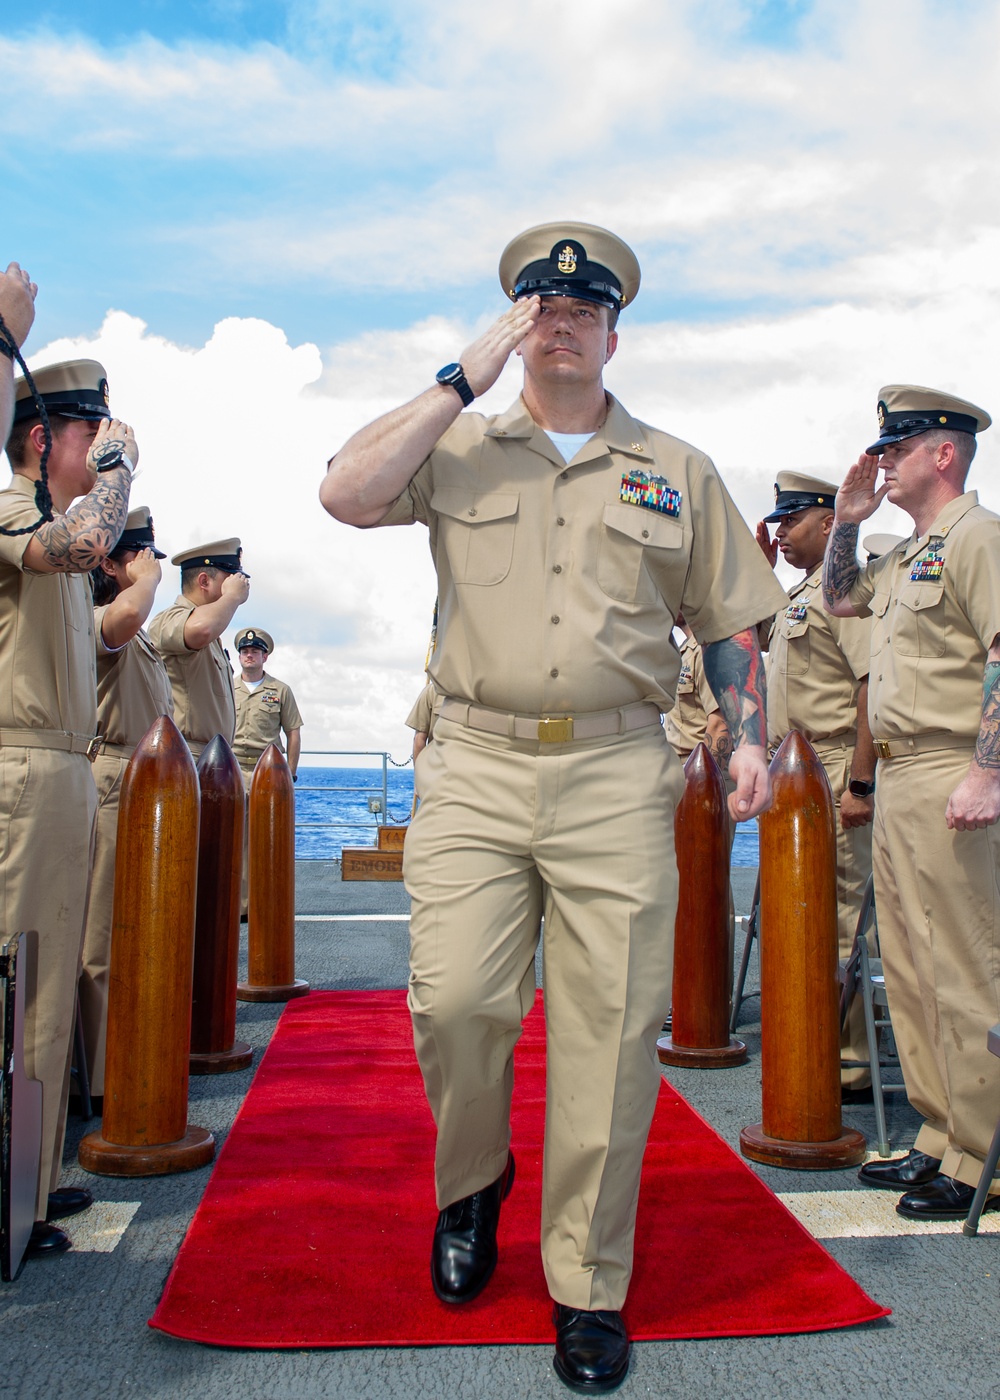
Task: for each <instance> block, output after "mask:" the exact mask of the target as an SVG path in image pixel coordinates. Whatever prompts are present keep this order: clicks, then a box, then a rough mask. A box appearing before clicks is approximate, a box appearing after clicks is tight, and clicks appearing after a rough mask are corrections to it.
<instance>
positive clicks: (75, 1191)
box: [45, 1186, 94, 1220]
mask: <svg viewBox="0 0 1000 1400" xmlns="http://www.w3.org/2000/svg"><path fill="white" fill-rule="evenodd" d="M93 1204H94V1198H93V1196H92V1195H91V1194H90V1192H89V1191H88V1190H87V1189H86V1187H85V1186H63V1187H60V1189H59V1190H58V1191H50V1192H49V1207H48V1213H47V1214H46V1216H45V1219H46V1220H64V1219H65V1218H66V1216H67V1215H79V1214H80V1212H81V1210H86V1209H87V1207H88V1206H92V1205H93Z"/></svg>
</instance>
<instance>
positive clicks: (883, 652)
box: [849, 385, 1000, 1218]
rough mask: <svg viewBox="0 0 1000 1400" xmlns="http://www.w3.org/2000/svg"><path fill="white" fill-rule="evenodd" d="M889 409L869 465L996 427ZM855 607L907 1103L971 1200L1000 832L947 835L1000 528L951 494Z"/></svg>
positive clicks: (987, 621) (931, 1148) (987, 1086)
mask: <svg viewBox="0 0 1000 1400" xmlns="http://www.w3.org/2000/svg"><path fill="white" fill-rule="evenodd" d="M879 397H880V404H879V409H880V414H879V417H880V424H881V428H882V433H881V436H880V438H879V441H878V442H877V443H874V444H873V445H872V446H871V447H870V448H868V452H869V453H882V452H884V451H885V450H886V448H887V447H888V446H890V445H891V444H894V443H898V442H905V441H906V440H907V439H908V438H911V437H915V436H918V435H922V434H924V433H932V432H933V431H934V430H935V429H937V428H938V426H939V424H940V425H941V426H943V427H944V428H945V431H946V432H954V433H955V435H956V436H958V435H960V434H968V435H971V434H974V433H976V432H978V431H982V430H983V429H984V428H987V427H988V426H989V424H990V419H989V416H988V414H986V413H984V412H983V410H982V409H978V408H976V406H975V405H973V404H969V403H966V402H965V401H963V400H961V399H956V398H954V397H953V396H951V395H947V394H941V393H938V392H937V391H934V390H926V389H921V388H918V387H915V386H911V385H891V386H889V387H888V388H886V389H883V390H882V392H881V394H880V396H879ZM906 470H907V467H906V464H905V462H904V463H903V464H902V465H901V467H900V474H901V475H902V474H905V472H906ZM907 508H908V506H907ZM849 601H850V603H851V605H852V606H853V607H854V608H855V610H856V611H858V612H859V613H861V614H862V615H864V616H867V615H870V616H871V619H872V638H871V679H870V690H869V712H870V717H871V727H872V733H873V735H874V737H875V740H876V748H877V750H878V753H879V764H878V786H877V789H876V798H875V803H876V813H875V830H874V871H875V893H876V904H877V908H878V924H879V937H880V942H881V949H882V961H883V968H884V971H885V983H886V991H887V993H888V998H889V1009H890V1014H891V1017H892V1023H893V1029H894V1032H895V1036H896V1042H897V1045H898V1047H899V1054H900V1060H901V1063H902V1068H903V1075H904V1079H905V1081H906V1089H907V1095H908V1097H909V1100H910V1102H911V1103H912V1105H913V1106H914V1108H916V1109H917V1111H918V1112H919V1113H921V1114H922V1115H923V1117H924V1123H923V1126H922V1127H921V1129H920V1131H919V1133H918V1134H917V1138H916V1143H915V1149H914V1150H915V1151H916V1152H919V1153H923V1154H926V1156H927V1157H930V1158H937V1159H940V1162H941V1166H940V1171H941V1173H942V1174H943V1176H944V1177H947V1178H952V1179H953V1181H954V1182H958V1183H962V1184H963V1185H964V1186H965V1187H973V1186H975V1185H976V1184H977V1183H978V1180H979V1175H980V1171H981V1168H982V1160H983V1157H984V1156H985V1154H986V1152H987V1150H988V1148H989V1144H990V1140H991V1137H992V1134H993V1130H994V1128H995V1126H996V1123H997V1120H998V1118H1000V1076H998V1074H997V1064H996V1059H995V1058H994V1057H993V1056H991V1055H990V1054H989V1053H988V1051H987V1049H986V1035H987V1032H988V1030H989V1029H990V1027H991V1026H993V1025H995V1024H996V1023H997V1021H998V1020H1000V899H998V881H997V870H998V864H1000V826H997V825H995V824H994V825H990V826H987V827H985V828H980V829H974V830H949V828H948V826H947V825H946V823H945V810H946V807H947V805H948V801H949V798H950V796H951V795H952V794H953V793H954V791H955V789H956V788H957V787H958V786H959V784H960V783H961V782H962V780H963V778H964V777H965V776H966V774H967V773H968V772H969V766H970V762H971V760H972V758H973V756H974V754H975V751H976V741H977V737H978V735H979V731H980V721H981V718H982V707H983V675H984V666H985V662H986V654H987V651H988V650H989V648H990V647H991V645H992V644H993V641H994V639H995V638H996V637H997V636H998V634H1000V518H998V517H997V516H996V515H994V514H993V513H992V512H991V511H988V510H986V509H985V508H984V507H982V506H980V505H979V503H978V497H977V495H976V492H975V491H967V492H965V493H964V494H962V495H957V496H954V497H953V498H952V499H950V500H949V501H948V502H947V504H945V505H944V507H943V508H942V509H940V511H939V513H938V514H937V517H936V519H934V520H933V523H932V524H931V525H930V527H929V529H927V530H926V531H925V532H924V533H923V534H921V535H919V536H918V535H917V534H916V532H914V533H913V534H911V535H910V537H909V539H907V540H905V541H903V542H902V543H901V544H898V545H896V546H895V547H894V548H893V549H891V550H890V551H889V552H888V553H886V554H885V555H883V556H882V557H880V558H878V559H877V560H875V561H874V562H871V563H869V564H868V565H867V566H866V567H865V568H863V569H862V570H861V573H860V574H859V576H858V579H857V581H856V583H855V585H854V587H853V588H852V590H851V593H850V599H849ZM904 1161H905V1159H904ZM872 1165H873V1167H874V1166H877V1165H879V1164H872ZM886 1166H889V1164H886ZM937 1181H938V1182H940V1181H941V1178H940V1177H939V1178H937ZM871 1184H879V1185H882V1184H889V1182H888V1180H886V1181H882V1180H880V1179H879V1180H873V1181H872V1183H871ZM994 1189H995V1190H996V1191H1000V1179H995V1181H994ZM931 1190H932V1188H931V1186H930V1185H928V1186H925V1187H923V1188H922V1192H923V1193H926V1192H929V1191H931ZM922 1192H920V1191H915V1192H913V1193H911V1195H908V1196H907V1197H905V1202H907V1203H910V1204H912V1202H913V1201H914V1199H915V1198H917V1197H919V1196H920V1195H921V1194H922ZM903 1204H904V1203H903V1202H901V1203H900V1207H901V1209H902V1208H903ZM924 1204H925V1205H926V1204H928V1203H927V1202H925V1203H924ZM920 1208H921V1207H920V1203H919V1202H918V1205H917V1210H918V1212H919V1210H920ZM967 1209H968V1204H967V1203H965V1206H964V1209H962V1210H961V1212H960V1213H961V1214H964V1213H965V1211H966V1210H967ZM903 1213H904V1214H907V1213H910V1210H909V1209H906V1210H903ZM931 1218H935V1217H931ZM937 1218H943V1217H937Z"/></svg>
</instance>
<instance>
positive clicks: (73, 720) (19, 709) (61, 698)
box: [0, 476, 97, 735]
mask: <svg viewBox="0 0 1000 1400" xmlns="http://www.w3.org/2000/svg"><path fill="white" fill-rule="evenodd" d="M37 519H38V510H37V508H36V506H35V483H34V482H33V481H29V480H28V479H27V478H26V477H23V476H15V477H14V478H13V479H12V481H11V483H10V485H9V486H8V487H7V488H6V490H4V491H0V525H4V526H6V528H7V529H8V530H10V529H19V528H20V527H21V526H24V525H32V524H34V522H35V521H36V520H37ZM31 538H32V536H31V535H0V728H4V729H61V730H67V731H68V732H69V733H71V734H81V735H87V734H89V735H93V734H94V733H95V726H96V724H97V683H96V679H95V674H94V602H93V598H92V596H91V592H90V580H89V578H88V577H87V576H86V574H75V573H72V574H71V573H57V574H39V573H33V572H32V571H31V570H30V569H27V568H26V567H25V564H24V551H25V550H26V549H27V547H28V541H29V540H30V539H31Z"/></svg>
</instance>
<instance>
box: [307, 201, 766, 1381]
mask: <svg viewBox="0 0 1000 1400" xmlns="http://www.w3.org/2000/svg"><path fill="white" fill-rule="evenodd" d="M500 279H501V284H502V286H503V289H504V291H505V293H506V294H507V295H508V296H509V297H510V299H511V300H512V301H513V303H514V305H513V306H512V307H511V308H510V309H509V310H508V311H507V313H506V314H505V315H504V316H502V317H501V318H500V320H499V321H497V322H496V323H495V325H493V326H492V327H491V328H490V329H489V330H488V331H486V333H485V334H484V335H482V336H481V337H480V338H479V339H478V340H477V341H476V342H474V344H472V345H470V346H469V347H468V348H467V349H466V350H465V352H464V353H463V355H462V358H461V363H455V364H452V365H448V366H446V367H445V368H444V369H443V370H441V371H440V373H439V374H438V376H437V383H436V384H435V385H433V386H432V387H431V388H430V389H427V390H426V391H425V392H424V393H422V394H421V395H419V396H418V397H417V398H416V399H414V400H413V401H412V402H411V403H409V404H406V405H404V406H403V407H402V408H399V409H397V410H395V411H394V412H392V413H389V414H387V415H386V416H385V417H383V418H381V419H379V420H378V421H377V422H375V423H373V424H371V425H370V426H369V427H367V428H365V429H363V430H362V431H361V432H359V433H357V434H356V435H355V436H354V437H353V438H352V439H351V440H350V441H349V442H348V443H347V444H346V446H345V447H344V448H342V449H341V451H340V452H338V454H337V455H336V457H334V459H333V461H332V462H331V464H330V469H329V472H328V475H327V477H326V480H325V481H324V483H323V486H322V488H321V492H320V497H321V500H322V502H323V504H324V505H325V507H326V508H327V510H329V511H330V513H331V514H333V515H335V516H337V518H338V519H342V520H346V521H347V522H348V523H351V524H354V525H358V526H371V525H393V524H398V525H403V524H410V523H411V522H413V521H415V520H419V521H421V522H423V523H424V524H426V525H427V526H428V529H429V531H430V543H431V550H432V553H433V556H434V561H435V565H436V568H437V574H438V585H439V604H440V626H439V631H438V643H437V647H436V649H435V652H434V655H433V657H432V659H431V663H430V667H429V673H430V678H431V679H432V680H433V682H434V685H435V687H436V688H437V690H438V691H439V692H440V693H441V695H442V696H443V697H444V698H443V699H442V701H441V705H440V710H439V713H438V718H437V719H436V721H435V725H434V742H433V743H432V744H429V745H428V746H427V747H426V748H425V749H424V751H423V753H422V754H421V755H420V757H419V759H418V760H417V775H416V776H417V782H418V785H419V789H420V793H421V804H420V808H419V810H418V812H417V814H416V817H415V818H414V821H413V824H412V826H411V828H410V832H409V835H408V836H407V841H406V852H405V856H404V871H405V876H406V883H407V889H408V890H409V893H410V896H411V901H412V915H411V930H410V931H411V975H410V991H409V1004H410V1009H411V1012H412V1015H413V1024H414V1039H415V1043H416V1049H417V1055H418V1058H419V1061H420V1065H421V1069H422V1072H423V1076H424V1084H425V1087H426V1090H427V1094H428V1098H429V1100H430V1103H431V1108H432V1110H433V1113H434V1117H435V1120H436V1123H437V1130H438V1134H437V1153H436V1162H435V1174H436V1184H437V1197H438V1206H439V1209H440V1215H439V1217H438V1223H437V1228H436V1230H435V1234H434V1239H433V1244H432V1252H431V1276H432V1281H433V1285H434V1288H435V1290H436V1292H437V1294H438V1297H439V1298H441V1299H442V1300H443V1301H445V1302H449V1303H462V1302H465V1301H466V1300H467V1299H470V1298H473V1297H475V1296H476V1295H477V1294H478V1293H479V1292H481V1291H482V1289H483V1288H484V1287H485V1286H486V1284H487V1283H488V1281H489V1278H490V1276H491V1274H492V1272H493V1268H494V1266H495V1264H496V1261H497V1244H496V1233H497V1224H498V1220H499V1215H500V1204H501V1201H502V1199H503V1197H504V1196H505V1195H506V1193H507V1192H508V1191H509V1190H510V1188H511V1186H512V1184H513V1179H514V1158H513V1156H512V1154H511V1151H510V1097H511V1090H512V1063H513V1062H512V1055H513V1050H514V1045H515V1043H516V1041H517V1039H518V1036H519V1034H520V1030H521V1022H522V1019H523V1017H524V1016H525V1014H526V1013H527V1011H528V1010H529V1008H530V1007H531V1005H532V1002H533V1000H534V995H535V973H534V956H535V948H536V944H537V941H538V936H539V922H540V916H541V915H542V914H543V913H544V920H545V935H544V956H545V1015H546V1029H547V1038H548V1052H547V1053H548V1060H547V1065H548V1071H547V1073H548V1079H547V1114H546V1142H545V1163H544V1180H543V1206H542V1257H543V1262H544V1266H545V1273H546V1278H547V1281H548V1286H549V1291H550V1293H551V1295H552V1298H553V1299H554V1301H555V1305H556V1306H555V1310H554V1317H555V1324H556V1356H555V1366H556V1370H557V1372H558V1374H559V1375H560V1377H561V1378H562V1379H563V1380H564V1381H565V1382H566V1383H567V1384H569V1385H571V1386H580V1387H583V1388H585V1389H593V1390H606V1389H610V1388H612V1387H613V1386H614V1385H617V1384H618V1383H619V1382H620V1381H621V1380H622V1379H623V1378H624V1376H625V1373H626V1371H627V1367H628V1340H627V1337H626V1335H625V1329H624V1326H623V1324H622V1320H621V1315H620V1311H619V1310H620V1308H621V1306H622V1304H623V1302H624V1300H625V1294H626V1291H627V1288H628V1282H629V1277H630V1273H631V1267H632V1244H633V1232H634V1227H635V1208H636V1201H637V1197H638V1190H639V1177H640V1171H641V1165H642V1153H643V1148H644V1145H645V1141H646V1135H647V1133H648V1130H649V1124H650V1120H651V1118H652V1113H653V1108H654V1105H655V1101H656V1095H657V1091H658V1088H659V1084H660V1075H659V1070H658V1065H657V1062H656V1048H655V1047H656V1037H657V1035H658V1033H659V1030H660V1026H661V1024H662V1022H663V1017H664V1014H665V1012H666V1011H667V1008H668V1007H669V1005H670V981H671V970H672V947H671V929H672V927H673V921H674V913H675V908H676V898H677V870H676V864H675V860H674V857H673V819H674V807H675V805H676V803H677V801H678V799H679V797H680V795H681V791H682V786H683V779H682V773H681V767H680V764H679V763H678V761H677V758H676V755H675V754H674V753H673V750H672V749H671V748H670V746H669V745H668V744H667V742H666V739H665V737H664V733H663V728H662V725H661V723H660V714H661V712H662V711H665V710H669V709H670V708H671V706H672V705H673V701H674V692H675V687H676V683H677V675H678V671H679V669H680V665H679V657H678V653H677V648H676V646H674V645H672V644H671V642H670V634H671V630H672V628H673V626H674V623H675V621H676V618H677V614H678V612H679V611H680V610H681V607H682V605H683V610H684V613H685V615H686V617H687V618H688V620H689V621H690V623H691V626H692V628H693V629H694V632H695V635H696V636H697V637H698V638H699V639H700V641H701V642H702V643H703V644H704V646H705V666H706V670H707V672H708V675H709V678H710V680H711V681H712V684H713V689H714V690H715V692H716V694H717V696H718V697H719V701H720V704H721V705H722V708H723V710H724V711H725V712H726V714H727V717H728V718H729V719H730V723H731V727H732V730H733V733H734V739H735V742H736V748H735V749H734V752H733V757H732V760H731V770H732V773H733V776H734V778H735V779H736V784H737V790H736V794H735V797H734V799H733V805H734V806H735V808H736V810H737V812H738V815H739V816H740V817H748V816H750V815H752V814H753V813H755V812H758V811H760V810H762V809H763V807H764V806H765V805H766V804H767V802H768V800H769V789H768V781H767V767H766V761H765V751H764V740H765V729H764V695H763V690H762V672H763V664H762V662H761V659H760V652H759V649H758V646H757V639H756V632H755V630H754V628H755V625H756V623H757V622H758V621H760V619H761V618H763V617H764V616H767V615H769V614H770V613H772V612H773V611H774V610H775V608H776V607H777V606H779V605H780V604H781V603H783V601H784V594H783V592H782V591H781V589H780V588H779V587H778V585H777V583H776V582H775V580H774V578H773V576H772V574H771V571H770V569H768V568H767V566H766V564H765V563H764V561H763V560H762V559H761V557H760V551H759V550H758V549H757V548H756V546H755V544H754V542H753V537H752V536H751V535H750V533H749V531H748V530H747V528H746V526H745V525H744V523H743V521H742V519H741V518H740V516H739V513H738V512H737V510H736V509H735V507H734V505H733V503H732V501H731V499H730V497H729V495H728V493H727V492H726V489H725V487H724V486H723V484H722V482H721V480H720V478H719V476H718V474H717V472H716V470H715V468H714V467H713V465H712V463H711V462H710V461H709V460H708V459H707V458H706V457H705V456H704V455H703V454H702V453H700V452H698V451H697V450H696V449H694V448H692V447H690V446H688V445H687V444H686V443H683V442H680V441H679V440H678V439H676V438H673V437H670V436H669V435H668V434H666V433H662V432H659V431H658V430H656V429H654V428H651V427H649V426H647V425H646V424H644V423H641V422H639V421H638V420H637V419H635V418H633V417H632V416H631V414H629V413H628V412H627V411H626V410H625V409H624V408H623V407H622V405H621V404H619V403H618V402H617V401H616V400H615V399H614V398H612V397H611V396H610V395H609V394H607V393H606V392H605V389H604V386H603V377H602V376H603V368H604V365H605V363H606V362H607V360H609V359H610V358H611V356H612V355H613V354H614V351H615V348H616V346H617V343H618V336H617V332H616V330H615V323H616V321H617V317H618V311H619V309H620V308H621V306H623V305H624V304H625V303H626V302H631V301H632V299H633V298H634V296H635V294H636V291H637V290H638V286H639V267H638V263H637V262H636V259H635V256H634V254H633V253H632V251H631V249H629V248H628V247H627V246H626V245H625V244H624V243H622V242H621V240H620V239H618V238H616V237H615V236H614V235H613V234H610V233H608V232H607V231H606V230H604V229H600V228H596V227H594V226H592V225H588V224H574V223H567V224H549V225H545V226H542V227H539V228H535V229H531V230H529V231H528V232H527V233H525V234H522V235H521V236H520V237H518V238H516V239H514V240H513V242H512V243H511V244H509V245H508V247H507V249H506V251H505V252H504V254H503V257H502V259H501V263H500ZM511 353H516V354H517V355H519V356H520V358H521V360H522V362H523V365H524V391H523V394H522V396H521V397H520V398H519V399H518V400H517V402H515V403H514V404H513V405H512V407H511V408H510V409H508V410H507V412H505V413H502V414H499V415H497V416H495V417H489V418H487V417H484V416H482V415H481V414H476V413H468V414H466V413H462V412H461V409H462V407H463V406H466V407H467V406H468V405H469V404H471V403H472V401H473V399H474V398H475V397H476V396H477V395H479V394H482V393H485V392H486V390H487V389H488V388H490V386H491V385H492V384H493V383H494V382H495V381H496V379H497V378H498V376H499V374H500V372H501V370H502V369H503V367H504V365H505V364H506V362H507V359H508V357H509V356H510V354H511Z"/></svg>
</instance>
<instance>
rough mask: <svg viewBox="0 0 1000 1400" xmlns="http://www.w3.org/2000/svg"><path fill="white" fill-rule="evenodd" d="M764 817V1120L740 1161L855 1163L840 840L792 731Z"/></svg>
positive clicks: (830, 807)
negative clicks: (844, 1100)
mask: <svg viewBox="0 0 1000 1400" xmlns="http://www.w3.org/2000/svg"><path fill="white" fill-rule="evenodd" d="M771 785H772V790H773V793H774V801H773V803H772V806H771V808H770V810H769V811H767V812H765V813H764V815H763V816H762V817H761V819H760V987H761V993H760V996H761V1011H760V1015H761V1030H762V1037H761V1067H762V1071H763V1101H764V1102H763V1121H762V1122H761V1123H756V1124H754V1125H753V1126H752V1127H747V1128H744V1129H743V1131H742V1133H741V1134H740V1148H741V1150H742V1152H743V1155H744V1156H745V1157H750V1158H751V1159H752V1160H753V1161H755V1162H766V1163H767V1164H768V1165H770V1166H774V1167H794V1168H798V1169H806V1170H810V1169H811V1170H817V1171H823V1170H828V1169H830V1168H833V1167H851V1166H855V1165H856V1164H857V1163H858V1162H860V1161H862V1159H863V1158H864V1155H865V1139H864V1138H863V1137H862V1135H861V1134H860V1133H858V1132H855V1131H854V1130H853V1129H847V1130H846V1131H844V1130H843V1128H842V1125H841V1121H840V1017H839V999H838V987H837V836H836V828H835V826H834V820H835V811H834V804H833V794H832V792H831V791H830V784H829V782H828V780H827V776H826V774H825V772H824V771H823V766H822V764H821V763H820V761H819V759H818V758H817V757H816V754H815V753H814V751H813V749H812V748H811V746H810V745H809V744H808V743H807V742H806V740H805V739H804V738H803V737H802V735H801V734H799V733H797V732H796V731H795V730H794V729H793V730H792V731H791V733H789V734H788V735H787V736H786V737H785V740H784V742H783V743H782V745H781V747H780V748H779V750H778V752H777V753H776V754H775V756H774V760H773V761H772V763H771Z"/></svg>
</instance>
